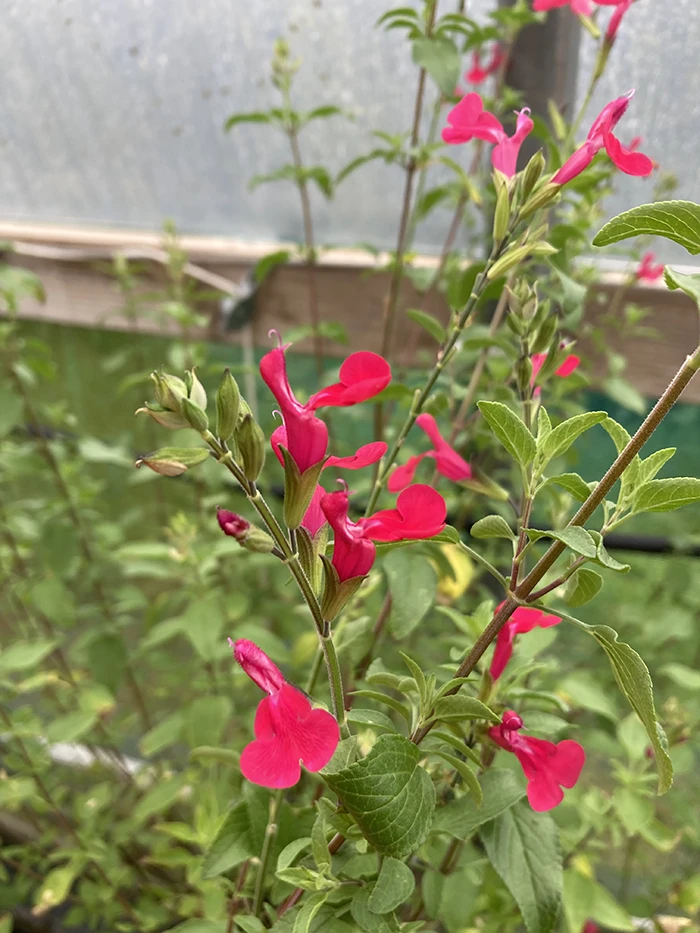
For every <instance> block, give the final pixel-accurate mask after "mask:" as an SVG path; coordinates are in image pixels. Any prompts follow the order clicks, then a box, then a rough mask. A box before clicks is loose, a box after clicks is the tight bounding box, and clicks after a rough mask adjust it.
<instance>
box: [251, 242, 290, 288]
mask: <svg viewBox="0 0 700 933" xmlns="http://www.w3.org/2000/svg"><path fill="white" fill-rule="evenodd" d="M291 255H292V254H291V253H290V251H289V250H288V249H278V250H276V252H274V253H268V254H267V256H263V258H262V259H259V260H258V262H257V263H256V264H255V269H254V272H253V274H254V275H255V281H256V282H257V283H258V285H262V283H263V282H264V281H265V279H266V278H267V277H268V275H269V274H270V273H271V272H272V270H273V269H274V268H275V267H276V266H281V265H284V264H285V263H287V262H289V260H290V257H291Z"/></svg>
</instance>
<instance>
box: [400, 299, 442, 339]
mask: <svg viewBox="0 0 700 933" xmlns="http://www.w3.org/2000/svg"><path fill="white" fill-rule="evenodd" d="M406 314H407V315H408V317H410V319H411V320H412V321H415V322H416V324H420V326H421V327H422V328H423V329H424V330H427V331H428V333H429V334H430V336H431V337H433V338H434V339H435V340H436V341H437V342H438V343H439V344H440V345H442V344H443V343H444V342H445V340H446V339H447V332H446V330H445V328H444V327H443V326H442V324H441V323H440V322H439V321H436V320H435V318H434V317H433V316H432V314H427V313H426V312H425V311H421V310H420V309H419V308H409V310H408V311H407V312H406Z"/></svg>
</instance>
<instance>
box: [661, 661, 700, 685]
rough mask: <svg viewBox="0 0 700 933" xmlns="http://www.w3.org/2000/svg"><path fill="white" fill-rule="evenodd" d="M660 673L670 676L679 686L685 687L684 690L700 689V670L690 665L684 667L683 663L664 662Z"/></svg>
mask: <svg viewBox="0 0 700 933" xmlns="http://www.w3.org/2000/svg"><path fill="white" fill-rule="evenodd" d="M661 673H662V674H665V675H666V676H667V677H670V678H671V680H672V681H673V682H674V683H676V684H678V686H679V687H685V689H686V690H700V671H696V670H695V669H694V668H692V667H686V666H685V664H674V663H670V664H664V666H663V667H662V668H661Z"/></svg>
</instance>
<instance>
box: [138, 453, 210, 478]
mask: <svg viewBox="0 0 700 933" xmlns="http://www.w3.org/2000/svg"><path fill="white" fill-rule="evenodd" d="M208 458H209V451H208V450H206V449H205V448H203V447H161V448H160V449H159V450H154V451H153V453H151V454H147V455H146V456H145V457H141V459H139V460H137V461H136V467H137V469H138V468H140V467H141V466H144V465H145V466H147V467H149V468H150V469H151V470H153V472H154V473H160V474H161V476H179V475H180V474H181V473H185V472H186V471H187V470H188V469H189V468H190V467H193V466H196V465H197V464H198V463H203V462H204V461H205V460H207V459H208Z"/></svg>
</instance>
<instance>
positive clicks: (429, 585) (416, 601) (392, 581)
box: [384, 548, 437, 638]
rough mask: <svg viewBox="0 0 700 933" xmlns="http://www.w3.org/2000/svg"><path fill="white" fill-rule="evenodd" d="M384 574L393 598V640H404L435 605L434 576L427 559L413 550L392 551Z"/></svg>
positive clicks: (391, 625) (391, 621)
mask: <svg viewBox="0 0 700 933" xmlns="http://www.w3.org/2000/svg"><path fill="white" fill-rule="evenodd" d="M384 571H385V573H386V575H387V579H388V581H389V590H390V592H391V596H392V603H391V616H390V617H389V627H390V629H391V632H392V634H393V635H394V637H396V638H406V637H407V636H408V635H410V634H411V632H412V631H413V630H414V629H415V627H416V626H417V625H418V624H419V623H420V622H421V620H422V619H423V617H424V616H425V614H426V613H427V612H428V610H429V609H430V607H431V606H432V605H433V603H434V602H435V597H436V594H437V574H436V573H435V569H434V567H433V566H432V565H431V564H430V563H429V561H428V560H427V558H426V557H424V556H423V555H422V554H419V553H418V552H417V551H415V550H411V549H406V548H404V549H401V550H396V551H391V552H390V553H389V554H387V556H386V557H385V558H384Z"/></svg>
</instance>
